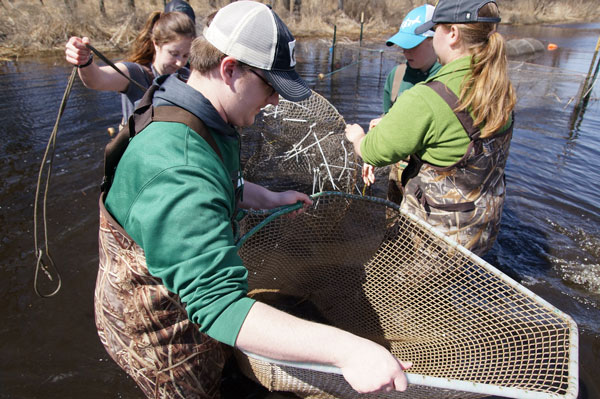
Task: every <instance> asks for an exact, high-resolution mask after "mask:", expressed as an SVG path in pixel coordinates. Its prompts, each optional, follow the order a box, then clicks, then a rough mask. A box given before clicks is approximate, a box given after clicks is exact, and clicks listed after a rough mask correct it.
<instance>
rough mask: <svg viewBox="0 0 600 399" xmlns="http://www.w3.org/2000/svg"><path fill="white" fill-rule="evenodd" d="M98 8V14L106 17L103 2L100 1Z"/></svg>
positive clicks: (102, 0)
mask: <svg viewBox="0 0 600 399" xmlns="http://www.w3.org/2000/svg"><path fill="white" fill-rule="evenodd" d="M40 1H41V0H40ZM99 6H100V14H102V15H103V16H106V9H105V8H104V0H100V4H99Z"/></svg>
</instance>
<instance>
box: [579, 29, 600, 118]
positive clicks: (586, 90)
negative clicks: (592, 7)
mask: <svg viewBox="0 0 600 399" xmlns="http://www.w3.org/2000/svg"><path fill="white" fill-rule="evenodd" d="M598 50H600V37H598V41H597V42H596V50H595V51H594V56H593V57H592V62H591V64H590V70H589V71H588V73H587V76H586V77H585V81H584V82H583V85H582V86H581V92H580V93H579V99H578V100H577V104H576V105H575V109H578V108H579V105H580V104H581V101H582V100H583V98H584V97H586V96H588V95H589V94H590V92H591V90H590V88H589V87H588V86H589V84H592V83H593V82H594V79H595V77H596V73H597V72H598V68H597V67H596V73H594V78H593V79H590V78H591V77H592V71H593V70H594V66H595V65H596V57H597V56H598ZM598 62H599V63H600V60H599V61H598ZM590 82H591V83H590ZM588 83H589V84H588ZM577 112H579V111H577Z"/></svg>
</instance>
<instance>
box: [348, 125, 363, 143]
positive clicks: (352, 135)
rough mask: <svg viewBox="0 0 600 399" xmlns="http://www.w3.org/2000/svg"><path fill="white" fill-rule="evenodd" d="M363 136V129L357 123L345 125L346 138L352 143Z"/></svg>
mask: <svg viewBox="0 0 600 399" xmlns="http://www.w3.org/2000/svg"><path fill="white" fill-rule="evenodd" d="M364 136H365V131H364V129H363V128H362V127H361V126H360V125H359V124H358V123H352V124H347V125H346V138H347V139H348V141H350V142H351V143H352V144H355V143H356V142H358V141H359V140H360V139H362V138H363V137H364Z"/></svg>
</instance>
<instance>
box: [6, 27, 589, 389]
mask: <svg viewBox="0 0 600 399" xmlns="http://www.w3.org/2000/svg"><path fill="white" fill-rule="evenodd" d="M503 32H504V33H505V35H506V36H507V38H517V37H535V38H538V39H539V40H541V41H542V42H543V43H544V44H547V43H548V42H552V43H556V44H557V45H558V50H556V51H553V52H549V51H548V52H544V53H542V54H537V55H535V56H531V57H519V59H514V60H512V61H511V78H512V80H513V82H514V84H515V87H516V88H517V90H518V95H519V103H518V106H517V109H516V119H515V120H516V124H515V132H514V137H513V141H512V146H511V154H510V158H509V161H508V165H507V172H506V175H507V187H508V189H507V190H508V195H507V200H506V204H505V208H504V214H503V219H502V228H501V232H500V235H499V237H498V240H497V242H496V244H495V246H494V248H493V249H492V251H491V252H490V253H489V254H488V255H486V257H485V259H486V260H487V261H489V262H490V263H491V264H492V265H494V266H496V267H498V268H499V269H500V270H502V271H503V272H504V273H506V274H508V275H510V276H511V277H513V278H514V279H516V280H517V281H519V282H520V283H521V284H523V285H525V286H526V287H528V288H529V289H531V290H532V291H533V292H535V293H536V294H538V295H539V296H541V297H542V298H544V299H545V300H547V301H548V302H550V303H551V304H553V305H554V306H556V307H557V308H559V309H560V310H562V311H564V312H566V313H568V314H569V315H571V316H572V317H573V318H574V320H575V321H576V323H577V324H578V327H579V331H580V343H579V345H580V351H579V352H580V380H581V384H580V395H579V397H580V398H599V397H600V382H599V381H598V379H597V378H596V377H595V372H596V370H597V369H598V368H599V367H600V224H599V223H598V221H599V220H600V199H599V198H598V196H599V193H600V165H599V161H598V159H599V158H600V144H599V137H598V134H599V132H600V105H599V101H598V97H599V96H600V89H598V88H594V90H593V91H592V94H591V99H590V101H589V103H587V104H586V107H585V109H583V113H582V114H580V116H579V117H578V118H573V108H574V105H575V103H576V102H577V98H576V97H577V94H578V91H579V88H580V86H581V83H582V82H583V80H584V79H585V75H586V74H587V73H588V71H589V68H590V63H591V60H592V57H593V51H594V49H595V46H596V41H597V39H598V36H599V35H600V24H588V25H577V26H573V25H571V26H568V25H566V26H552V27H548V26H546V27H543V26H536V27H521V28H518V29H517V28H504V29H503ZM329 45H330V43H328V42H325V41H318V40H311V41H308V40H303V41H301V43H300V45H299V48H298V52H299V54H298V59H299V65H298V70H299V71H300V73H301V75H303V76H304V77H305V78H306V79H307V81H308V82H309V84H310V86H311V87H312V88H313V89H314V90H316V91H317V92H319V93H320V94H322V95H323V96H324V97H326V98H327V99H329V100H330V101H331V102H332V104H333V105H334V106H335V107H336V108H337V109H338V110H339V112H340V113H341V114H342V115H343V116H344V118H345V119H346V121H347V122H358V123H360V124H361V125H363V126H366V125H367V124H368V122H369V120H370V119H372V118H374V117H377V116H378V115H379V114H380V112H381V96H382V91H383V85H384V81H385V76H386V73H387V71H389V70H390V69H391V68H392V67H393V65H394V64H395V63H396V62H397V61H398V60H400V59H401V58H402V56H401V53H400V52H398V51H397V50H394V49H389V48H386V47H385V46H381V45H379V44H368V45H367V47H369V48H370V49H373V50H384V53H383V54H382V53H380V52H379V51H363V52H362V55H361V62H360V63H358V64H355V65H350V66H348V67H347V68H345V69H343V70H341V71H340V72H337V73H335V74H333V75H330V76H327V77H326V78H325V79H323V80H319V78H318V75H319V74H320V73H328V72H329V70H330V69H329V68H330V52H329ZM336 60H337V63H338V65H337V67H343V66H345V65H349V64H351V63H352V62H355V61H356V60H357V55H356V50H352V49H349V48H342V47H340V49H339V53H336ZM70 72H71V68H70V67H69V66H67V65H66V64H65V62H64V61H63V59H62V58H57V59H44V60H37V59H28V60H21V61H19V62H17V63H3V64H0V87H1V93H2V96H1V97H0V122H1V124H0V126H2V129H3V134H2V135H1V138H0V142H1V144H2V145H1V148H0V165H1V169H0V170H1V178H0V184H1V187H2V190H1V192H0V198H1V201H0V229H1V231H2V234H1V242H0V259H1V264H0V292H2V293H3V295H2V297H1V299H0V309H2V323H1V324H0V333H1V338H2V339H1V340H0V353H1V355H2V356H0V398H38V397H44V398H63V397H87V398H107V397H111V398H114V397H123V398H131V397H140V396H141V393H140V391H139V390H138V389H137V387H136V386H135V384H134V383H133V382H132V381H131V380H130V379H129V378H127V377H126V375H125V374H124V373H123V372H122V371H121V370H120V369H119V368H118V367H117V366H116V365H115V363H113V362H112V360H110V359H109V358H108V356H107V354H106V352H105V351H104V348H103V347H102V345H101V344H100V342H99V340H98V337H97V335H96V329H95V326H94V319H93V290H94V284H95V278H96V271H97V199H98V184H99V181H100V179H101V176H102V162H103V148H104V145H105V144H106V143H107V142H108V140H109V136H108V134H107V132H106V128H107V127H110V126H113V127H116V125H117V124H118V122H119V119H120V102H119V99H118V96H117V95H116V94H114V93H102V92H95V91H92V90H88V89H85V88H84V87H83V86H82V85H81V83H80V82H79V80H76V82H75V85H74V87H73V91H72V93H71V95H70V97H69V100H68V104H67V107H66V110H65V113H64V115H63V116H62V119H61V123H60V127H59V134H58V139H57V149H56V155H55V158H54V165H53V177H52V185H51V187H50V192H49V198H48V204H47V209H48V220H49V230H48V232H49V242H50V248H51V249H52V251H53V252H52V255H53V257H54V259H55V260H56V262H57V266H58V268H59V269H60V272H61V274H62V278H63V287H62V289H61V291H60V293H59V295H57V296H56V297H53V298H51V299H40V298H38V297H37V296H36V295H35V294H34V291H33V288H32V286H33V270H34V265H35V257H34V251H33V244H34V241H33V203H34V194H35V187H36V182H37V178H38V170H39V164H40V161H41V159H42V156H43V154H44V150H45V147H46V142H47V139H48V136H49V135H50V133H51V131H52V127H53V125H54V122H55V119H56V115H57V112H58V108H59V104H60V101H61V99H62V96H63V92H64V89H65V87H66V84H67V79H68V76H69V74H70ZM375 194H382V192H381V190H380V191H377V189H376V191H375ZM38 239H40V240H41V241H40V242H43V236H42V235H39V236H38ZM43 281H44V282H45V280H43ZM42 288H43V289H52V287H51V286H49V285H44V284H43V285H42ZM235 383H239V384H242V386H243V387H244V388H243V389H244V390H245V393H244V395H246V397H248V398H250V397H264V396H265V392H264V390H261V389H259V388H257V387H253V386H252V385H247V383H246V382H244V381H242V380H239V381H237V380H236V381H234V384H235ZM239 395H240V393H239V391H238V392H237V393H235V394H231V397H232V398H233V397H239Z"/></svg>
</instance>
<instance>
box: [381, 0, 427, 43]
mask: <svg viewBox="0 0 600 399" xmlns="http://www.w3.org/2000/svg"><path fill="white" fill-rule="evenodd" d="M434 9H435V7H434V6H432V5H429V4H425V5H424V6H420V7H417V8H415V9H413V10H411V11H410V12H409V13H408V14H406V17H404V19H403V20H402V24H401V25H400V30H399V31H398V33H396V34H395V35H394V36H392V37H390V38H389V39H388V40H387V42H386V43H385V44H387V45H388V46H393V45H394V44H395V45H397V46H400V47H402V48H403V49H411V48H414V47H417V46H418V45H419V44H421V42H423V40H425V39H426V38H428V37H433V31H430V30H428V31H425V32H423V33H421V34H419V35H417V34H415V28H417V27H418V26H420V25H422V24H424V23H425V22H427V21H431V16H432V15H433V10H434Z"/></svg>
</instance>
